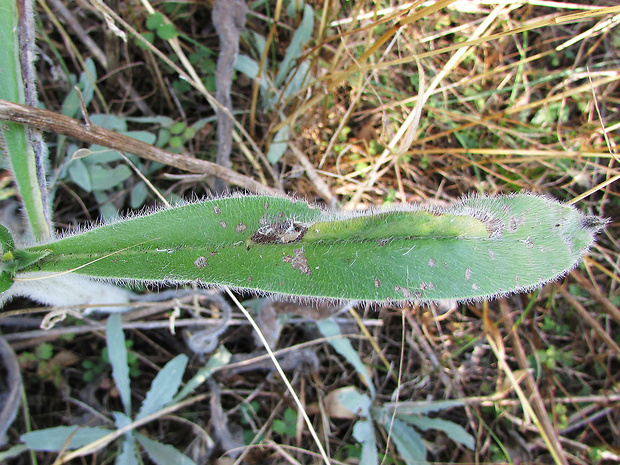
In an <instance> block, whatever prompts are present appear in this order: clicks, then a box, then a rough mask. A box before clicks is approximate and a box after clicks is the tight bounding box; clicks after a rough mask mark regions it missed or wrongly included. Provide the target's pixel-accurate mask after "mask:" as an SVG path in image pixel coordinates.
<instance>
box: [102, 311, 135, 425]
mask: <svg viewBox="0 0 620 465" xmlns="http://www.w3.org/2000/svg"><path fill="white" fill-rule="evenodd" d="M106 342H107V345H108V358H109V359H110V364H111V365H112V377H113V378H114V382H115V383H116V387H117V389H118V392H119V393H120V395H121V401H122V402H123V408H124V409H125V414H126V415H131V388H130V387H129V365H128V363H127V347H126V346H125V333H123V327H122V324H121V316H120V315H119V314H118V313H115V314H113V315H110V316H109V317H108V324H107V328H106Z"/></svg>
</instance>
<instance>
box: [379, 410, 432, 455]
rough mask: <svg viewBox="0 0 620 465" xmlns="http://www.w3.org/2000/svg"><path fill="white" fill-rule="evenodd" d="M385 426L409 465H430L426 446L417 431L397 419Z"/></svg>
mask: <svg viewBox="0 0 620 465" xmlns="http://www.w3.org/2000/svg"><path fill="white" fill-rule="evenodd" d="M383 426H384V427H385V429H386V431H390V433H391V438H392V441H394V444H396V449H398V453H399V454H400V456H401V458H402V459H403V460H404V461H405V463H406V464H407V465H428V461H427V460H426V446H425V445H424V441H423V440H422V436H420V434H419V433H418V432H417V431H416V430H414V429H413V428H412V427H411V426H408V425H407V424H406V423H404V422H402V421H400V420H397V419H394V420H393V421H392V422H389V421H388V422H386V423H385V424H384V425H383ZM390 426H391V428H390Z"/></svg>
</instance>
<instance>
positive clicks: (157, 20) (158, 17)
mask: <svg viewBox="0 0 620 465" xmlns="http://www.w3.org/2000/svg"><path fill="white" fill-rule="evenodd" d="M163 23H164V15H162V14H161V13H158V12H155V13H153V14H151V15H149V17H148V18H146V28H147V29H148V30H149V31H154V30H156V29H159V28H160V27H161V25H162V24H163Z"/></svg>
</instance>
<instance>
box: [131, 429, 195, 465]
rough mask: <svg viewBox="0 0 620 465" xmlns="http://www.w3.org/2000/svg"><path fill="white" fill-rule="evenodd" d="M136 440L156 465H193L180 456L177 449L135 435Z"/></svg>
mask: <svg viewBox="0 0 620 465" xmlns="http://www.w3.org/2000/svg"><path fill="white" fill-rule="evenodd" d="M136 439H137V440H138V442H139V443H140V445H141V446H142V447H144V450H145V451H146V453H147V454H148V456H149V457H150V459H151V460H152V461H153V462H155V463H156V464H157V465H170V464H175V465H195V463H194V461H193V460H192V459H190V458H189V457H188V456H187V455H185V454H182V453H181V452H179V451H178V450H177V449H175V448H174V447H172V446H169V445H168V444H162V443H161V442H157V441H153V440H152V439H149V438H147V437H146V436H144V435H142V434H139V433H137V434H136Z"/></svg>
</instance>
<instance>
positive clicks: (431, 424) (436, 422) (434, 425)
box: [396, 414, 476, 450]
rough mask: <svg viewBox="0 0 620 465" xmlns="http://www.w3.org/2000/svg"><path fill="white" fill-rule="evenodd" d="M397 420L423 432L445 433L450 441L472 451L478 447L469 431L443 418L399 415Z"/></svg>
mask: <svg viewBox="0 0 620 465" xmlns="http://www.w3.org/2000/svg"><path fill="white" fill-rule="evenodd" d="M396 418H398V419H399V420H403V421H406V422H407V423H409V424H410V425H413V426H415V427H416V428H418V429H420V430H422V431H426V430H429V429H435V430H440V431H443V432H444V433H446V435H447V436H448V437H449V438H450V439H452V440H453V441H455V442H458V443H460V444H463V445H464V446H465V447H467V448H468V449H470V450H474V447H475V445H476V440H475V439H474V437H473V436H472V435H471V434H469V433H468V432H467V430H465V428H463V427H462V426H461V425H458V424H456V423H453V422H451V421H447V420H443V419H441V418H428V417H424V416H418V415H399V414H397V415H396Z"/></svg>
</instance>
